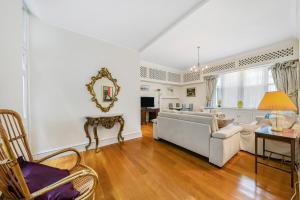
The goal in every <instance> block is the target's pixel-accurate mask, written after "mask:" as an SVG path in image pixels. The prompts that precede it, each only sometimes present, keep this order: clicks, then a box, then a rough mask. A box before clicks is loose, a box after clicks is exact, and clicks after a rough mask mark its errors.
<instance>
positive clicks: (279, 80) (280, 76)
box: [272, 61, 299, 108]
mask: <svg viewBox="0 0 300 200" xmlns="http://www.w3.org/2000/svg"><path fill="white" fill-rule="evenodd" d="M272 75H273V79H274V82H275V84H276V86H277V88H278V90H280V91H283V92H285V93H286V94H287V95H288V96H289V97H290V99H291V100H292V102H293V103H294V104H295V105H296V106H297V108H298V90H299V62H298V61H289V62H285V63H276V64H275V65H274V66H272Z"/></svg>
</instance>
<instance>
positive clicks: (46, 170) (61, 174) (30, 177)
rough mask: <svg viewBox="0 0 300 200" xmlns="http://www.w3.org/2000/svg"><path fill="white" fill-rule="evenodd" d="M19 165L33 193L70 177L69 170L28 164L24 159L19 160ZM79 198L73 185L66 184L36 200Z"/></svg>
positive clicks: (70, 199)
mask: <svg viewBox="0 0 300 200" xmlns="http://www.w3.org/2000/svg"><path fill="white" fill-rule="evenodd" d="M18 163H19V165H20V168H21V170H22V173H23V176H24V179H25V181H26V184H27V186H28V188H29V191H30V192H31V193H33V192H36V191H38V190H40V189H42V188H44V187H47V186H49V185H51V184H53V183H55V182H57V181H59V180H61V179H63V178H65V177H67V176H69V175H70V173H69V171H68V170H61V169H57V168H54V167H50V166H46V165H42V164H38V163H33V162H27V161H25V160H24V159H23V158H22V157H19V158H18ZM78 196H79V192H78V191H77V190H75V189H74V187H73V184H72V183H66V184H64V185H62V186H60V187H58V188H56V189H54V190H52V191H50V192H48V193H46V194H43V195H41V196H39V197H37V198H35V199H36V200H73V199H75V198H76V197H78Z"/></svg>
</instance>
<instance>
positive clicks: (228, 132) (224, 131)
mask: <svg viewBox="0 0 300 200" xmlns="http://www.w3.org/2000/svg"><path fill="white" fill-rule="evenodd" d="M242 130H243V128H242V127H240V126H235V125H229V126H226V127H224V128H221V129H219V130H218V131H216V132H214V133H213V134H212V137H214V138H220V139H225V138H229V137H231V136H232V135H234V134H236V133H239V132H240V131H242Z"/></svg>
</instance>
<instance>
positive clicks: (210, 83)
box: [204, 76, 217, 107]
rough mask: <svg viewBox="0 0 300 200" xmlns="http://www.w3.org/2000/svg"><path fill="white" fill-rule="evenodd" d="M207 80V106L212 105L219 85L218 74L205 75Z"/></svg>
mask: <svg viewBox="0 0 300 200" xmlns="http://www.w3.org/2000/svg"><path fill="white" fill-rule="evenodd" d="M204 81H205V89H206V106H207V107H211V106H212V100H213V98H212V97H213V94H214V91H215V89H216V85H217V77H216V76H206V77H204Z"/></svg>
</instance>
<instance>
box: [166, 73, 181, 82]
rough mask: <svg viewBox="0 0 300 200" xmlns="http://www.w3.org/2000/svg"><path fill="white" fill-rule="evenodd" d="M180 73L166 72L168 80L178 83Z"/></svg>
mask: <svg viewBox="0 0 300 200" xmlns="http://www.w3.org/2000/svg"><path fill="white" fill-rule="evenodd" d="M180 79H181V78H180V74H176V73H172V72H168V81H171V82H176V83H180Z"/></svg>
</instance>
